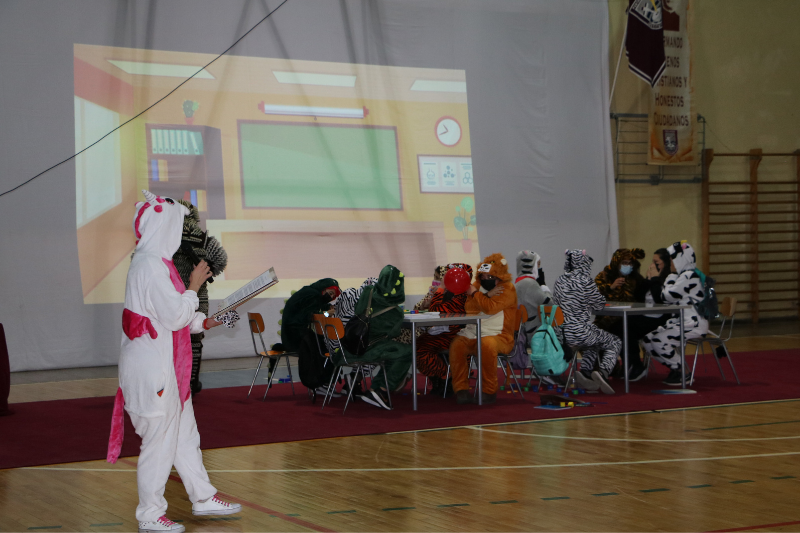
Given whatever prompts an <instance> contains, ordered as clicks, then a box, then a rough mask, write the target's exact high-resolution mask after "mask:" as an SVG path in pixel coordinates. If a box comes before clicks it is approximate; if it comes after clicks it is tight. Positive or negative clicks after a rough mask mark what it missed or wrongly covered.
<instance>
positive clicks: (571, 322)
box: [553, 250, 622, 394]
mask: <svg viewBox="0 0 800 533" xmlns="http://www.w3.org/2000/svg"><path fill="white" fill-rule="evenodd" d="M564 253H565V255H566V261H565V262H564V273H563V274H562V275H561V276H559V277H558V279H557V280H556V283H555V285H553V299H554V300H555V303H556V304H558V305H559V306H560V307H561V311H562V312H563V313H564V325H563V326H562V331H563V332H564V340H565V341H566V342H567V344H569V345H570V346H571V347H573V348H580V349H581V355H582V358H581V368H580V370H579V371H578V372H575V382H576V383H577V384H578V386H579V387H581V388H582V389H586V390H590V391H595V390H597V389H600V390H602V391H603V392H604V393H605V394H614V389H613V388H612V387H611V385H610V384H609V383H608V375H609V374H610V373H611V371H612V370H613V369H614V365H615V364H616V363H617V357H619V353H620V350H621V348H622V341H621V340H620V339H619V337H617V336H616V335H612V334H611V333H609V332H607V331H604V330H602V329H600V328H598V327H597V326H595V325H594V323H593V319H592V312H593V311H601V310H602V309H604V308H605V305H606V299H605V298H604V297H603V295H602V294H600V291H599V290H598V289H597V284H596V283H595V282H594V280H593V279H592V277H591V268H592V262H593V261H594V260H593V259H592V258H591V257H589V256H588V255H587V254H586V250H566V251H565V252H564ZM598 355H599V357H600V361H599V363H598V367H599V370H594V365H595V363H596V362H597V359H598Z"/></svg>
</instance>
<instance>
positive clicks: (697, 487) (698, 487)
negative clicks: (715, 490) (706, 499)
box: [686, 483, 713, 489]
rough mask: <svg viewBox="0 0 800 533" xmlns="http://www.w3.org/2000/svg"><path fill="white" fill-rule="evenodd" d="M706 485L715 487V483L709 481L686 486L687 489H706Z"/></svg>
mask: <svg viewBox="0 0 800 533" xmlns="http://www.w3.org/2000/svg"><path fill="white" fill-rule="evenodd" d="M706 487H713V485H709V484H708V483H704V484H702V485H689V486H687V487H686V488H687V489H704V488H706Z"/></svg>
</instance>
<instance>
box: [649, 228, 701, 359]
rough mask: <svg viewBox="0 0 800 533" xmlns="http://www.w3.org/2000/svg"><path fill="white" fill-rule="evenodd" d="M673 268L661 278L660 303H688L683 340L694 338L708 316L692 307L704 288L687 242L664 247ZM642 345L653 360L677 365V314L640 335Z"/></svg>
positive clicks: (678, 322) (698, 300)
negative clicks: (673, 270)
mask: <svg viewBox="0 0 800 533" xmlns="http://www.w3.org/2000/svg"><path fill="white" fill-rule="evenodd" d="M667 251H668V252H669V255H670V257H671V258H672V262H673V264H674V265H675V270H677V271H678V272H679V273H678V274H670V275H669V276H667V279H666V280H665V281H664V288H663V289H662V290H661V298H662V299H663V300H664V303H668V304H678V305H691V306H692V308H691V309H685V310H684V312H683V333H684V338H685V339H686V340H689V339H696V338H698V337H702V336H704V335H705V334H706V333H708V320H706V319H705V318H703V317H701V316H700V315H699V314H698V313H697V310H696V309H695V308H694V305H695V304H698V303H700V302H702V301H703V298H705V290H704V289H703V283H702V281H701V279H700V276H699V275H698V274H697V272H695V270H694V269H695V265H696V264H697V259H696V258H695V255H694V249H693V248H692V245H691V244H688V243H680V242H676V243H675V244H673V245H672V246H670V247H669V248H667ZM642 343H643V344H644V349H645V350H647V352H648V353H650V354H651V355H652V356H653V357H654V358H655V359H656V360H658V361H661V362H662V363H664V364H665V365H666V366H668V367H669V368H670V369H672V370H676V369H678V368H680V365H681V356H680V345H681V326H680V318H670V319H669V320H668V321H667V323H666V324H664V325H663V326H660V327H659V328H658V329H657V330H655V331H652V332H650V333H648V334H647V335H645V337H644V339H642Z"/></svg>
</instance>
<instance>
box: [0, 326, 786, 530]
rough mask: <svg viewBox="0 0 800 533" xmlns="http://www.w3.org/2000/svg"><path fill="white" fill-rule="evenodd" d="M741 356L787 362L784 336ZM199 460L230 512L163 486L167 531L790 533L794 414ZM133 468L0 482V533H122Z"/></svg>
mask: <svg viewBox="0 0 800 533" xmlns="http://www.w3.org/2000/svg"><path fill="white" fill-rule="evenodd" d="M737 342H739V343H740V344H739V346H740V347H738V348H737V349H738V350H740V351H744V350H749V349H751V348H750V347H749V346H748V345H747V343H748V342H750V341H748V340H747V339H739V340H738V341H737ZM752 342H755V341H752ZM756 344H757V345H758V349H762V350H764V349H780V348H789V347H796V346H797V344H798V337H797V336H796V335H793V334H788V335H781V336H773V337H771V339H768V338H766V337H762V338H760V339H759V340H758V342H757V343H756ZM776 371H779V369H776ZM798 390H799V392H800V388H799V389H798ZM798 397H800V394H798ZM355 423H357V421H356V422H355ZM204 457H205V464H206V468H207V469H208V470H209V474H210V476H211V480H212V482H213V483H214V484H215V485H216V487H217V488H218V489H219V491H220V493H221V495H222V496H223V497H224V496H232V497H233V498H232V499H234V500H235V501H239V502H241V503H242V504H243V507H244V509H243V511H242V512H241V513H240V514H239V515H233V516H230V517H222V518H205V519H198V518H195V517H193V516H192V514H191V504H190V503H189V501H188V499H187V497H186V493H185V491H184V490H183V487H182V485H181V484H180V481H179V479H178V478H177V476H174V479H172V480H171V481H169V482H168V484H167V494H166V496H167V500H168V501H169V502H170V508H169V510H168V516H169V517H170V518H172V519H173V520H182V521H183V523H184V524H185V525H186V528H187V531H190V532H191V531H223V532H228V531H230V532H237V531H243V532H244V531H247V532H250V531H719V530H730V531H800V506H798V500H799V498H798V494H799V493H800V399H799V400H786V401H779V402H762V403H755V404H739V405H728V406H718V407H704V408H696V409H682V410H670V411H658V412H646V413H639V414H629V415H625V414H621V415H606V416H595V417H580V418H578V417H571V418H567V419H558V420H540V421H531V422H524V423H517V424H501V425H490V426H480V427H477V426H467V427H457V428H447V429H439V430H432V431H416V432H407V433H394V434H383V435H370V436H361V437H346V438H338V439H325V440H316V441H303V442H289V443H278V444H268V445H259V446H246V447H240V448H228V449H217V450H209V451H205V452H204ZM135 466H136V464H135V460H128V459H125V460H121V461H120V462H119V463H117V464H116V465H109V464H107V463H105V462H103V461H91V462H84V463H72V464H59V465H51V466H47V467H34V468H20V469H11V470H3V471H0V530H1V531H120V532H121V531H135V530H136V522H135V519H134V516H133V511H134V508H135V506H136V503H137V495H136V474H135Z"/></svg>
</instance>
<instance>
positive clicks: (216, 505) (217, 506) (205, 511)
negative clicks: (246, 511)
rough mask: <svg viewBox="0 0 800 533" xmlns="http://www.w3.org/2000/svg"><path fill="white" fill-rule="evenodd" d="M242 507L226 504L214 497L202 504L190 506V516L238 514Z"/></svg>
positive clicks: (235, 504) (236, 504) (197, 503)
mask: <svg viewBox="0 0 800 533" xmlns="http://www.w3.org/2000/svg"><path fill="white" fill-rule="evenodd" d="M241 510H242V506H241V505H240V504H238V503H228V502H226V501H225V500H220V499H219V498H218V497H217V496H216V495H214V496H213V497H211V498H209V499H207V500H206V501H204V502H196V503H193V504H192V514H193V515H195V516H208V515H226V514H234V513H238V512H239V511H241Z"/></svg>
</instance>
